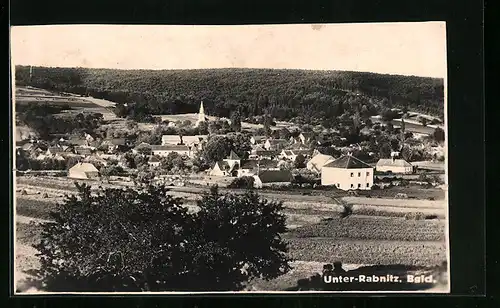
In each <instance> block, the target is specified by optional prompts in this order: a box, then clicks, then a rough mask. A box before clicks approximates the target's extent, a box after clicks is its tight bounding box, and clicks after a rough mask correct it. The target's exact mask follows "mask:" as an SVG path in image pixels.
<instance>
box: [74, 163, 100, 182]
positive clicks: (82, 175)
mask: <svg viewBox="0 0 500 308" xmlns="http://www.w3.org/2000/svg"><path fill="white" fill-rule="evenodd" d="M97 177H99V170H97V168H96V167H95V166H94V165H93V164H90V163H83V162H80V163H77V164H76V165H74V166H73V167H71V168H70V169H69V170H68V178H72V179H94V178H97Z"/></svg>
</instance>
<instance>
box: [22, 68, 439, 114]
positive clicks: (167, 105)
mask: <svg viewBox="0 0 500 308" xmlns="http://www.w3.org/2000/svg"><path fill="white" fill-rule="evenodd" d="M16 83H17V84H19V85H31V86H36V87H40V88H44V89H48V90H56V91H66V92H73V93H79V94H82V95H90V96H93V97H97V98H103V99H108V100H111V101H113V102H116V103H118V105H117V110H116V113H117V114H118V115H119V116H123V117H125V116H127V117H130V118H131V119H136V120H142V121H146V120H147V121H153V120H152V118H151V116H150V115H156V114H177V113H196V112H198V108H199V103H200V101H201V100H203V102H204V104H205V109H206V111H207V112H208V113H209V114H210V115H214V116H219V117H226V118H230V117H231V114H232V113H234V111H236V110H237V111H238V113H239V115H240V116H241V117H242V118H247V117H249V116H256V115H265V114H268V115H269V116H271V117H272V118H276V119H278V120H291V119H295V120H297V121H299V122H300V121H302V122H304V123H308V122H314V121H318V122H319V123H321V122H320V121H322V120H323V119H331V118H336V117H338V116H340V115H342V114H344V113H346V112H347V113H351V114H352V113H355V112H357V111H361V112H362V113H363V116H365V117H366V116H367V115H369V114H373V112H374V110H376V109H381V108H393V107H399V108H401V109H403V110H406V109H408V110H414V111H420V112H424V113H428V114H433V115H437V116H443V111H444V108H443V107H444V86H443V80H442V79H436V78H425V77H415V76H398V75H382V74H374V73H362V72H340V71H304V70H272V69H214V70H164V71H155V70H112V69H86V68H45V67H34V68H33V77H32V78H31V80H30V78H29V67H28V66H18V67H16ZM125 104H126V105H125Z"/></svg>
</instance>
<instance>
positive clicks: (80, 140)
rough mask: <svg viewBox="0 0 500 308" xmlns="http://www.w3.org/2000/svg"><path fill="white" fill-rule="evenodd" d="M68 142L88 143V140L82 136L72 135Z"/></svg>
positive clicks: (75, 143)
mask: <svg viewBox="0 0 500 308" xmlns="http://www.w3.org/2000/svg"><path fill="white" fill-rule="evenodd" d="M68 143H70V144H74V145H84V144H87V140H85V139H84V138H80V137H71V138H69V139H68Z"/></svg>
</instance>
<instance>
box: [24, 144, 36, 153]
mask: <svg viewBox="0 0 500 308" xmlns="http://www.w3.org/2000/svg"><path fill="white" fill-rule="evenodd" d="M35 148H37V145H35V144H33V143H26V144H24V145H23V146H22V149H23V150H26V151H29V150H32V149H35Z"/></svg>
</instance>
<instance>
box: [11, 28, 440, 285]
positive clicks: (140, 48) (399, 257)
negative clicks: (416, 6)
mask: <svg viewBox="0 0 500 308" xmlns="http://www.w3.org/2000/svg"><path fill="white" fill-rule="evenodd" d="M11 59H12V108H11V110H12V132H13V136H12V138H13V142H14V144H15V146H14V147H13V153H12V154H13V157H14V159H13V161H14V162H13V170H12V172H13V176H14V177H15V181H14V182H15V184H14V191H15V202H14V205H13V207H14V208H13V213H14V222H15V231H14V237H15V238H14V241H15V244H14V249H15V260H14V263H15V265H14V266H15V271H14V273H15V275H14V276H15V277H14V282H15V291H16V294H17V295H24V294H26V295H28V294H40V293H44V294H76V293H86V294H87V293H88V294H90V293H96V294H107V293H111V294H132V293H139V292H142V293H151V294H157V293H169V294H191V293H206V294H208V293H213V294H216V293H226V292H232V293H234V292H244V293H310V292H348V293H363V292H377V293H449V292H450V275H449V242H448V201H447V200H448V178H447V174H448V168H447V161H448V157H447V153H448V151H447V139H448V138H447V127H448V119H447V116H446V110H447V95H446V93H447V76H446V72H447V59H446V25H445V23H444V22H410V23H359V24H355V23H343V24H288V25H238V26H234V25H227V26H201V25H197V26H186V25H184V26H180V25H179V26H174V25H169V26H166V25H163V26H145V25H141V26H139V25H57V26H15V27H12V28H11Z"/></svg>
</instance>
